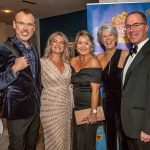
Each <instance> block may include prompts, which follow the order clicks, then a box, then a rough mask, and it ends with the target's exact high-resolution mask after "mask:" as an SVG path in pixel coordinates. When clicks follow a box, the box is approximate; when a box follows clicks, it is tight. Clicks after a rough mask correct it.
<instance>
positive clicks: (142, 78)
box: [121, 12, 150, 150]
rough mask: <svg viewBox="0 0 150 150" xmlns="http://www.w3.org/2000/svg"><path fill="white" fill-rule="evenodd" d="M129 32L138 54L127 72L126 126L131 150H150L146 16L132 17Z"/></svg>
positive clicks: (132, 57) (123, 112)
mask: <svg viewBox="0 0 150 150" xmlns="http://www.w3.org/2000/svg"><path fill="white" fill-rule="evenodd" d="M125 28H126V34H127V36H128V39H129V40H130V42H131V43H132V44H133V48H134V50H133V51H132V53H130V55H129V57H128V59H127V61H126V64H125V66H124V69H123V79H122V83H123V85H122V102H121V119H122V126H123V130H124V132H125V134H126V136H127V141H128V145H129V149H130V150H150V40H149V38H148V35H147V33H148V29H149V26H148V24H147V19H146V16H145V14H143V13H142V12H131V13H129V14H128V16H127V18H126V21H125ZM135 47H136V48H135Z"/></svg>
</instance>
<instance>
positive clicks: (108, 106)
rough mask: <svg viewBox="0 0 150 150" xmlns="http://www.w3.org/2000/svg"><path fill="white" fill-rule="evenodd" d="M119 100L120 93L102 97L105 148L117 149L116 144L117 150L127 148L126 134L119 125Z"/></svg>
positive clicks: (125, 149) (108, 149) (126, 149)
mask: <svg viewBox="0 0 150 150" xmlns="http://www.w3.org/2000/svg"><path fill="white" fill-rule="evenodd" d="M120 102H121V97H120V94H114V93H113V94H111V95H110V94H109V95H107V96H105V97H104V98H103V106H104V113H105V131H106V142H107V150H117V147H118V146H119V150H128V144H127V140H126V136H125V134H124V133H123V130H122V125H121V117H120ZM117 139H118V142H117ZM117 143H118V145H117Z"/></svg>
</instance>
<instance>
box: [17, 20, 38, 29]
mask: <svg viewBox="0 0 150 150" xmlns="http://www.w3.org/2000/svg"><path fill="white" fill-rule="evenodd" d="M15 23H16V24H18V25H19V26H27V27H30V28H31V27H34V26H35V24H34V23H25V22H23V21H15Z"/></svg>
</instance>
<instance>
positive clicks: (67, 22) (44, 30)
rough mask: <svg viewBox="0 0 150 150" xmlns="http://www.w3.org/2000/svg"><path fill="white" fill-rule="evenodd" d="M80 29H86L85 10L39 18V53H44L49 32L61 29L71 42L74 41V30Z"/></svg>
mask: <svg viewBox="0 0 150 150" xmlns="http://www.w3.org/2000/svg"><path fill="white" fill-rule="evenodd" d="M81 29H87V13H86V10H83V11H78V12H73V13H69V14H65V15H60V16H54V17H49V18H44V19H40V47H41V55H43V53H44V48H45V45H46V41H47V38H48V36H49V35H50V34H51V33H53V32H55V31H61V32H63V33H65V34H66V35H67V37H68V38H69V41H71V42H72V41H74V37H75V34H76V32H77V31H79V30H81Z"/></svg>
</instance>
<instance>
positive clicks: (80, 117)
mask: <svg viewBox="0 0 150 150" xmlns="http://www.w3.org/2000/svg"><path fill="white" fill-rule="evenodd" d="M90 112H91V108H87V109H82V110H76V111H75V119H76V123H77V125H81V124H85V123H88V122H87V120H84V118H85V117H87V116H88V115H89V114H90ZM103 120H105V116H104V111H103V108H102V106H98V107H97V121H103Z"/></svg>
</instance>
